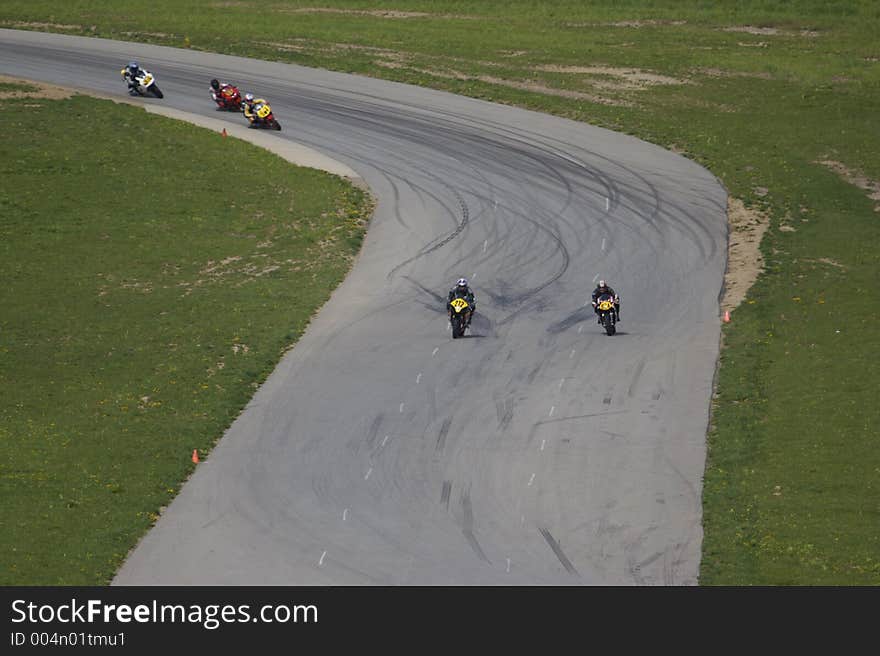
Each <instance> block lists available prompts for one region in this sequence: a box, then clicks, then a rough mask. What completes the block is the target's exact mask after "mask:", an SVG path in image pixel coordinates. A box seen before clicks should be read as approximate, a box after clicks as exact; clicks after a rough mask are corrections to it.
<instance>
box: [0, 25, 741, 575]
mask: <svg viewBox="0 0 880 656" xmlns="http://www.w3.org/2000/svg"><path fill="white" fill-rule="evenodd" d="M133 58H135V59H138V60H139V61H140V62H141V64H142V65H143V66H145V67H146V68H148V69H149V70H151V71H153V72H154V73H155V74H156V77H157V81H158V83H159V84H160V86H161V87H162V89H163V91H164V92H165V99H164V100H145V101H144V102H145V103H152V104H163V105H165V106H169V107H174V108H177V109H180V110H185V111H188V112H193V113H197V114H203V115H210V116H215V117H217V116H218V114H219V113H218V112H215V111H214V109H213V105H212V103H211V101H210V96H209V95H208V92H207V82H208V80H209V79H210V78H211V77H215V76H216V77H220V78H221V79H228V80H231V81H233V82H237V83H239V85H240V86H241V87H242V88H243V89H245V90H254V91H255V92H259V93H260V94H263V95H264V96H265V97H267V98H268V99H269V101H270V102H271V103H272V106H273V109H274V110H275V113H276V116H277V117H278V118H279V120H280V121H281V123H282V124H283V125H284V131H283V132H281V133H277V138H278V139H292V140H294V141H297V142H300V143H303V144H306V145H308V146H311V147H313V148H315V149H317V150H320V151H321V152H323V153H326V154H327V155H329V156H331V157H333V158H334V159H336V160H338V161H340V162H343V163H345V164H347V165H348V166H350V167H351V168H353V169H354V170H355V171H356V172H357V173H358V174H359V175H361V176H362V177H363V178H364V180H365V181H366V182H367V184H368V185H369V186H370V187H371V189H372V191H373V193H374V194H375V196H376V197H377V199H378V207H377V210H376V214H375V218H374V220H373V223H372V225H371V227H370V229H369V231H368V235H367V239H366V240H365V243H364V247H363V251H362V253H361V255H360V257H359V259H358V261H357V263H356V265H355V267H354V269H353V271H352V273H351V274H350V275H349V277H348V278H347V279H346V281H345V282H344V283H343V284H342V285H341V286H340V287H339V289H338V290H337V291H336V292H335V293H334V294H333V296H332V298H331V300H330V301H329V302H328V304H327V305H326V306H325V307H324V308H323V309H322V310H321V312H320V313H319V315H318V316H317V317H316V318H315V320H314V321H313V322H312V324H311V325H310V327H309V329H308V330H307V332H306V334H305V335H304V336H303V337H302V338H301V340H300V341H299V343H298V344H297V346H296V347H295V348H294V349H293V350H291V351H290V352H289V353H288V354H287V355H286V356H285V357H284V359H283V360H282V362H281V363H280V364H279V366H278V367H277V369H276V370H275V372H274V373H273V374H272V375H271V377H270V378H269V379H268V381H267V382H266V383H265V384H264V385H263V386H262V387H261V388H260V390H259V391H258V392H257V394H256V395H255V396H254V398H253V399H252V401H251V402H250V404H249V405H248V406H247V408H246V410H245V411H244V412H243V413H242V415H241V416H240V417H239V418H238V420H237V421H236V422H235V423H234V424H233V426H232V427H231V428H230V429H229V431H228V432H227V434H226V435H225V436H224V437H223V439H222V440H221V441H220V443H219V444H218V446H217V447H216V448H215V449H214V451H213V452H212V453H211V454H210V457H209V458H208V459H207V460H206V461H205V462H204V463H203V464H201V465H199V467H198V468H197V470H196V472H195V473H194V475H193V476H192V478H191V479H190V480H189V482H188V483H187V484H186V485H185V486H184V488H183V490H182V491H181V493H180V494H179V496H178V497H177V499H176V500H175V501H174V502H173V503H172V504H171V505H170V506H169V508H168V509H167V510H166V512H165V513H164V514H163V516H162V517H161V519H160V520H159V521H158V523H157V525H156V526H155V528H154V529H153V530H152V531H151V532H150V533H149V534H148V535H147V536H146V537H145V538H144V539H143V540H142V541H141V543H140V544H139V546H138V547H137V549H135V551H133V552H132V554H131V555H130V557H129V558H128V560H127V562H126V563H125V565H124V566H123V567H122V569H121V570H120V572H119V573H118V575H117V577H116V579H115V583H118V584H258V585H262V584H290V585H339V584H346V585H349V584H350V585H361V584H385V585H398V584H407V585H408V584H467V585H496V584H501V585H504V584H593V585H606V584H613V585H629V584H695V583H696V582H697V574H698V566H699V558H700V546H701V539H702V529H701V498H700V495H701V488H702V485H701V480H702V474H703V467H704V461H705V431H706V425H707V421H708V412H709V403H710V395H711V386H712V377H713V373H714V369H715V362H716V358H717V354H718V341H719V321H718V296H719V293H720V291H721V286H722V277H723V272H724V267H725V262H726V240H727V227H726V226H727V223H726V214H725V208H726V193H725V191H724V189H723V188H722V187H721V185H720V184H719V183H718V181H717V180H716V179H715V178H714V177H713V176H712V175H711V174H709V173H708V172H707V171H705V170H704V169H702V168H701V167H699V166H697V165H696V164H694V163H693V162H691V161H689V160H687V159H684V158H682V157H679V156H677V155H675V154H673V153H671V152H668V151H664V150H662V149H660V148H658V147H655V146H652V145H649V144H646V143H644V142H641V141H638V140H636V139H633V138H630V137H627V136H623V135H620V134H615V133H612V132H609V131H606V130H601V129H597V128H594V127H591V126H589V125H585V124H580V123H576V122H572V121H568V120H565V119H561V118H554V117H550V116H545V115H541V114H537V113H533V112H528V111H524V110H520V109H516V108H512V107H506V106H500V105H495V104H491V103H487V102H482V101H478V100H473V99H468V98H463V97H458V96H454V95H451V94H447V93H442V92H437V91H432V90H427V89H422V88H418V87H410V86H405V85H400V84H395V83H391V82H385V81H381V80H375V79H368V78H361V77H354V76H348V75H343V74H337V73H331V72H327V71H321V70H315V69H307V68H301V67H298V66H293V65H285V64H279V63H269V62H260V61H254V60H246V59H242V58H237V57H227V56H220V55H212V54H207V53H200V52H193V51H189V50H176V49H171V48H163V47H158V46H147V45H142V44H126V43H122V42H113V41H105V40H100V39H85V38H78V37H68V36H62V35H46V34H39V33H34V32H18V31H10V30H0V72H2V73H5V74H9V75H15V76H20V77H27V78H31V79H37V80H43V81H47V82H54V83H57V84H66V85H68V86H77V87H81V88H83V89H85V90H91V91H94V92H99V93H102V94H110V95H115V96H119V97H120V98H122V97H125V98H127V96H126V94H125V89H124V86H123V84H122V82H121V81H120V79H119V72H118V71H119V68H121V66H122V65H123V64H124V63H125V62H126V61H128V60H129V59H133ZM228 120H229V121H230V122H235V123H241V121H242V119H241V117H240V116H235V115H231V116H228ZM459 276H466V277H468V278H470V279H471V281H472V286H473V288H474V290H475V292H476V294H477V301H478V307H479V314H478V316H477V317H476V318H475V319H474V323H473V331H472V334H471V335H469V336H468V337H467V338H466V339H462V340H455V341H453V340H452V339H451V335H450V332H449V330H448V327H447V322H446V318H445V311H444V299H445V293H446V291H447V290H448V288H449V287H450V286H451V285H452V284H453V282H454V281H455V279H456V278H458V277H459ZM599 276H602V277H605V278H607V279H608V281H609V282H610V284H611V285H612V286H613V287H615V288H616V289H617V291H618V292H619V293H620V295H621V298H622V311H621V318H622V319H623V321H622V323H621V324H620V326H619V328H620V332H619V333H618V334H617V335H616V336H614V337H607V336H605V335H604V333H603V332H602V331H601V328H600V326H597V325H596V321H595V319H594V318H593V316H592V312H591V309H590V308H589V307H586V308H585V302H587V301H588V300H589V296H590V291H591V289H592V287H593V286H594V285H593V283H594V281H595V280H596V279H597V277H599Z"/></svg>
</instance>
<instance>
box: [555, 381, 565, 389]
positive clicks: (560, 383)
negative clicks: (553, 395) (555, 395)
mask: <svg viewBox="0 0 880 656" xmlns="http://www.w3.org/2000/svg"><path fill="white" fill-rule="evenodd" d="M564 384H565V378H563V379H561V380H560V381H559V387H558V388H557V389H560V390H561V389H562V386H563V385H564Z"/></svg>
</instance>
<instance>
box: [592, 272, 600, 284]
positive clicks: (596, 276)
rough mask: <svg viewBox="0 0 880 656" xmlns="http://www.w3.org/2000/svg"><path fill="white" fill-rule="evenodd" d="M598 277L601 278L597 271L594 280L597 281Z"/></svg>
mask: <svg viewBox="0 0 880 656" xmlns="http://www.w3.org/2000/svg"><path fill="white" fill-rule="evenodd" d="M598 279H599V274H598V273H597V274H596V275H595V276H593V282H596V281H597V280H598Z"/></svg>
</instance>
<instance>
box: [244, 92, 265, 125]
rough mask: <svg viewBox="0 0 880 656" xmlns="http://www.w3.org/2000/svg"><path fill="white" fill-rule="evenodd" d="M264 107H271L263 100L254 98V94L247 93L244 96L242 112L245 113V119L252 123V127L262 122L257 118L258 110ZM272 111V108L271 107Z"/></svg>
mask: <svg viewBox="0 0 880 656" xmlns="http://www.w3.org/2000/svg"><path fill="white" fill-rule="evenodd" d="M263 105H266V106H267V107H269V103H267V102H266V101H265V100H264V99H263V98H254V94H252V93H246V94H245V96H244V100H243V101H242V103H241V107H242V111H243V112H244V115H245V118H247V120H248V121H250V124H251V127H253V126H254V122H255V121H260V120H262V119H260V118H259V117H258V116H257V110H258V109H260V107H262V106H263ZM270 109H271V107H270Z"/></svg>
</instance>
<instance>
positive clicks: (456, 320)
mask: <svg viewBox="0 0 880 656" xmlns="http://www.w3.org/2000/svg"><path fill="white" fill-rule="evenodd" d="M449 307H451V308H452V317H451V320H452V339H458V338H459V337H464V330H465V328H467V324H468V318H469V317H470V314H471V312H472V310H471V306H470V305H469V304H468V302H467V301H466V300H464V299H463V298H454V299H452V300H451V301H449Z"/></svg>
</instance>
